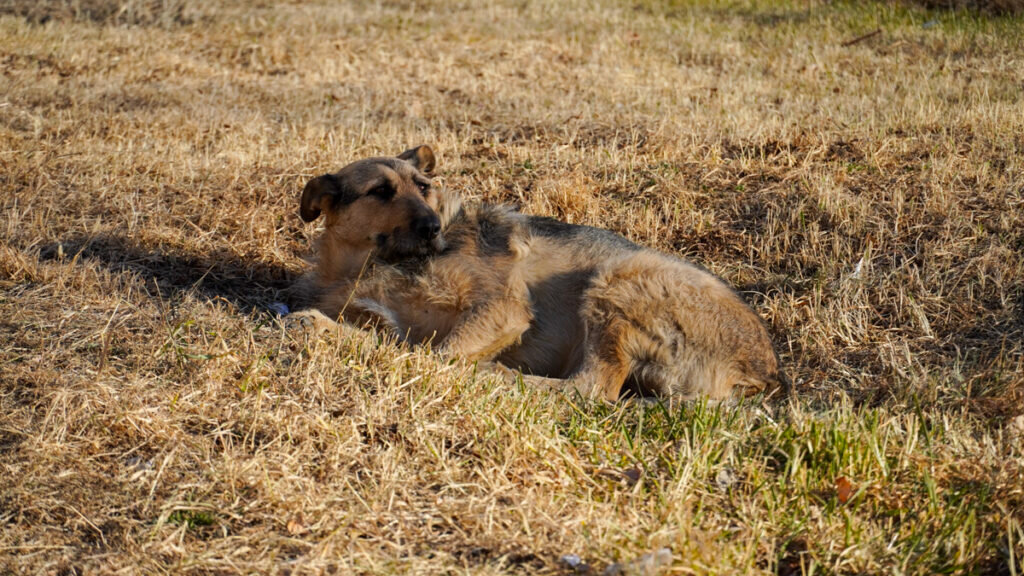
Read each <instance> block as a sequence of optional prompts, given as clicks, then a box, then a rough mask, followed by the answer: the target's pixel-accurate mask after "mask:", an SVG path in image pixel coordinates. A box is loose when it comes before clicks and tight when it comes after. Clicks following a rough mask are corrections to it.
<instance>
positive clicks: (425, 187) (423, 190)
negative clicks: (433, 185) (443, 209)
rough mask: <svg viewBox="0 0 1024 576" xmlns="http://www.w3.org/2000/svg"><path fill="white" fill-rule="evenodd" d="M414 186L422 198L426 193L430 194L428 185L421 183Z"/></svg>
mask: <svg viewBox="0 0 1024 576" xmlns="http://www.w3.org/2000/svg"><path fill="white" fill-rule="evenodd" d="M416 185H417V186H419V187H420V194H423V195H424V196H426V195H427V192H430V184H424V183H422V182H418V183H417V184H416Z"/></svg>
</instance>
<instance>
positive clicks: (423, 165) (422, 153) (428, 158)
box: [398, 145, 435, 174]
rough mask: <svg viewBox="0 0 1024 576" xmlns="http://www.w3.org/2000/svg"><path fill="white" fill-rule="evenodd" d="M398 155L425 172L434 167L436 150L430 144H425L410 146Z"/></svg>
mask: <svg viewBox="0 0 1024 576" xmlns="http://www.w3.org/2000/svg"><path fill="white" fill-rule="evenodd" d="M398 157H399V158H401V159H402V160H405V161H406V162H408V163H410V164H412V165H413V166H415V167H416V169H417V170H419V171H420V172H423V173H424V174H427V173H429V172H430V171H431V170H433V169H434V162H435V160H434V151H433V150H431V149H430V146H425V145H424V146H417V147H415V148H410V149H408V150H406V151H405V152H402V153H401V154H399V155H398Z"/></svg>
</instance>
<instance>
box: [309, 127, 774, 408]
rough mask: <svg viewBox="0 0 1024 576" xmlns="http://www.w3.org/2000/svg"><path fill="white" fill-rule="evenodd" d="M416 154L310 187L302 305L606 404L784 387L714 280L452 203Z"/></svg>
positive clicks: (643, 252) (628, 245)
mask: <svg viewBox="0 0 1024 576" xmlns="http://www.w3.org/2000/svg"><path fill="white" fill-rule="evenodd" d="M435 162H436V160H435V155H434V153H433V151H432V150H431V149H430V147H428V146H419V147H417V148H413V149H410V150H407V151H405V152H403V153H401V154H399V155H398V156H396V157H380V158H368V159H364V160H359V161H356V162H353V163H352V164H349V165H348V166H346V167H344V168H342V169H341V170H340V171H339V172H337V173H334V174H325V175H322V176H318V177H316V178H313V179H312V180H310V181H309V182H308V183H307V184H306V186H305V188H304V189H303V192H302V198H301V202H300V215H301V216H302V219H303V220H304V221H306V222H312V221H314V220H316V219H317V218H318V217H320V215H321V214H323V215H324V217H325V220H326V221H325V224H324V231H323V233H322V235H321V236H320V237H319V239H318V241H317V252H318V259H317V262H316V266H315V268H314V269H313V270H312V271H311V272H310V273H309V274H308V275H307V276H306V277H305V278H304V279H303V287H302V291H303V292H305V293H306V294H307V301H308V302H310V303H312V305H313V307H314V308H315V309H316V310H317V311H318V312H314V311H311V312H310V313H312V314H323V315H325V316H326V317H327V318H330V319H335V320H337V319H340V320H343V321H344V322H346V323H348V324H354V325H357V326H362V325H366V324H371V325H375V326H377V327H379V328H382V329H384V330H387V331H389V332H391V333H393V334H395V335H396V336H397V337H399V338H401V339H403V340H405V341H408V342H411V343H416V344H424V343H428V342H429V343H431V344H432V346H433V347H434V348H435V349H436V350H437V351H439V352H440V353H442V354H445V355H448V356H458V357H462V358H465V359H468V360H470V361H484V362H497V363H500V364H501V365H503V366H506V367H508V368H511V369H513V370H518V371H520V372H522V374H523V375H524V379H525V380H526V381H528V382H529V383H532V384H535V385H538V386H544V387H548V388H555V389H562V390H567V391H576V392H579V393H580V394H582V395H583V396H585V397H588V398H595V399H604V400H608V401H615V400H617V399H618V398H619V397H620V395H621V394H622V393H623V391H624V390H628V391H632V392H633V393H636V394H640V395H643V396H656V397H680V398H686V399H688V398H694V397H697V396H706V397H708V398H711V399H726V398H729V397H732V396H737V395H740V396H748V395H751V394H756V393H760V392H768V391H774V390H776V389H778V388H779V387H780V385H783V384H784V383H785V380H784V377H783V376H782V373H781V372H780V370H779V360H778V356H777V355H776V353H775V351H774V349H773V347H772V343H771V338H770V337H769V334H768V331H767V330H766V328H765V326H764V324H763V323H762V322H761V320H760V318H759V317H758V316H757V315H756V314H755V313H754V311H753V310H751V308H750V307H749V306H747V304H746V303H744V301H743V300H742V299H741V298H740V297H739V296H738V295H737V294H736V293H735V292H734V291H733V290H732V289H730V288H729V287H728V286H727V285H726V284H725V282H723V281H722V280H721V279H719V278H717V277H716V276H714V275H713V274H711V273H710V272H707V271H706V270H704V269H702V268H699V267H697V266H695V265H693V264H691V263H690V262H688V261H686V260H683V259H681V258H678V257H675V256H671V255H668V254H663V253H660V252H657V251H654V250H651V249H648V248H644V247H642V246H639V245H637V244H635V243H633V242H631V241H629V240H627V239H625V238H624V237H622V236H620V235H618V234H615V233H613V232H611V231H608V230H602V229H598V228H592V227H588V226H579V225H573V224H568V223H565V222H561V221H558V220H555V219H551V218H546V217H542V216H531V215H527V214H522V213H520V212H518V211H516V210H514V209H512V208H510V207H507V206H502V205H487V204H483V205H468V204H463V202H462V201H461V199H460V198H459V197H458V195H457V194H454V193H450V192H447V191H443V190H437V189H435V187H433V186H432V185H431V180H430V176H429V175H430V174H431V172H432V170H433V169H434V166H435Z"/></svg>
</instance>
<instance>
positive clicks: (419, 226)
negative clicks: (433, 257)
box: [416, 215, 441, 240]
mask: <svg viewBox="0 0 1024 576" xmlns="http://www.w3.org/2000/svg"><path fill="white" fill-rule="evenodd" d="M440 233H441V220H440V219H439V218H438V217H437V216H434V215H431V216H430V217H429V218H421V219H420V221H419V222H417V223H416V234H418V235H419V237H420V238H423V239H424V240H431V239H433V238H436V237H437V235H438V234H440Z"/></svg>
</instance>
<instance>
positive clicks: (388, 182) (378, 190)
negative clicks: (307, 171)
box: [299, 146, 444, 261]
mask: <svg viewBox="0 0 1024 576" xmlns="http://www.w3.org/2000/svg"><path fill="white" fill-rule="evenodd" d="M433 169H434V152H433V150H431V149H430V147H428V146H418V147H416V148H412V149H410V150H406V151H405V152H402V153H401V154H399V155H398V156H397V157H394V158H390V157H382V158H367V159H365V160H359V161H356V162H353V163H351V164H349V165H348V166H345V167H344V168H342V169H341V170H340V171H338V172H336V173H334V174H324V175H323V176H317V177H316V178H313V179H312V180H310V181H309V182H308V183H307V184H306V187H305V189H304V190H303V191H302V204H301V208H300V211H299V213H300V215H301V216H302V219H303V220H304V221H306V222H312V221H313V220H316V219H317V218H318V217H319V216H320V214H324V216H325V218H326V223H325V226H326V232H325V234H327V235H329V236H330V238H331V239H332V241H334V242H338V243H341V244H344V245H347V246H349V247H350V248H351V249H353V250H364V249H369V250H376V255H377V257H378V258H380V259H381V260H384V261H394V260H400V259H402V258H406V257H410V256H425V255H429V254H432V253H435V252H439V251H441V250H442V249H443V248H444V239H443V238H442V235H441V219H440V216H439V214H438V210H439V208H440V202H441V197H440V195H439V193H438V192H437V191H436V190H434V189H433V188H432V187H431V185H430V178H429V177H428V176H427V175H428V174H430V172H431V171H432V170H433Z"/></svg>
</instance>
